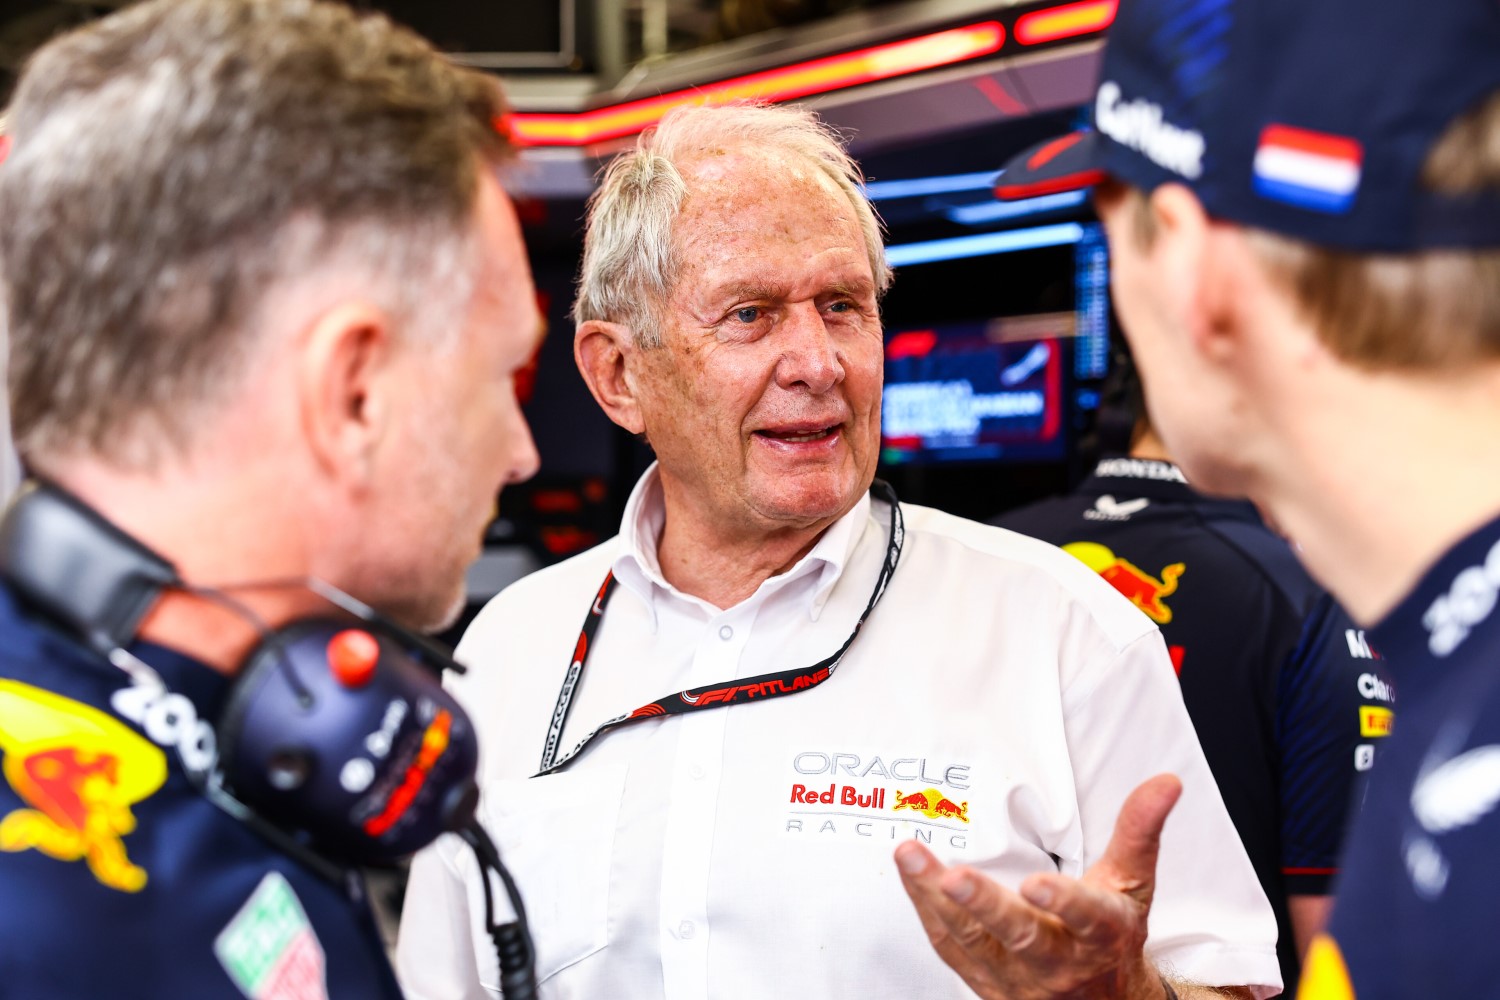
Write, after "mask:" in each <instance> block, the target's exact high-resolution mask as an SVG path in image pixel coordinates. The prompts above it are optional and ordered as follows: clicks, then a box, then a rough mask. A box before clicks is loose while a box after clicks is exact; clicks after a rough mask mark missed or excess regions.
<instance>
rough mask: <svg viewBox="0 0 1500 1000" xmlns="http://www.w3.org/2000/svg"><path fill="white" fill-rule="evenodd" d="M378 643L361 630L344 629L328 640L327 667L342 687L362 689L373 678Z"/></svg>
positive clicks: (378, 658) (378, 648) (377, 658)
mask: <svg viewBox="0 0 1500 1000" xmlns="http://www.w3.org/2000/svg"><path fill="white" fill-rule="evenodd" d="M379 661H380V642H379V641H378V640H377V639H376V638H375V637H374V636H373V635H371V634H370V633H368V632H365V631H363V630H361V629H357V628H351V629H345V630H344V631H342V632H340V633H339V634H338V635H336V636H334V637H333V638H332V639H329V640H328V666H329V667H330V668H332V670H333V676H334V677H335V678H336V679H337V680H338V682H339V683H340V684H342V685H344V687H351V688H353V687H362V686H364V685H365V684H368V683H370V678H371V677H374V676H375V664H376V663H378V662H379Z"/></svg>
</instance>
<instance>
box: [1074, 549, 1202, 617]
mask: <svg viewBox="0 0 1500 1000" xmlns="http://www.w3.org/2000/svg"><path fill="white" fill-rule="evenodd" d="M1063 551H1064V552H1066V553H1068V554H1069V555H1071V556H1073V557H1074V558H1075V559H1077V560H1078V561H1079V562H1081V563H1083V564H1084V565H1085V566H1087V567H1088V568H1089V569H1091V570H1093V571H1094V572H1095V573H1098V574H1099V575H1100V576H1102V577H1104V579H1105V581H1106V582H1107V583H1108V584H1109V585H1110V586H1111V587H1113V588H1115V589H1116V590H1118V591H1119V592H1120V593H1122V594H1124V595H1125V596H1126V597H1128V598H1129V599H1130V603H1132V604H1134V605H1135V606H1136V607H1138V608H1140V609H1141V610H1142V611H1144V612H1145V613H1146V616H1147V617H1148V618H1150V619H1151V620H1152V621H1154V622H1156V623H1157V624H1158V625H1165V624H1167V623H1168V622H1170V621H1171V620H1172V609H1171V608H1169V607H1167V605H1166V604H1165V603H1164V602H1163V598H1166V597H1170V596H1171V595H1173V594H1175V593H1176V592H1177V580H1178V578H1179V577H1181V576H1182V574H1183V573H1184V572H1186V570H1187V564H1186V563H1172V564H1171V565H1168V566H1163V567H1162V571H1161V576H1160V577H1155V576H1152V575H1151V574H1150V573H1147V572H1146V571H1145V570H1143V569H1141V568H1140V567H1139V566H1137V565H1135V563H1133V562H1131V561H1130V560H1128V559H1121V558H1120V557H1119V556H1117V555H1115V554H1114V553H1113V552H1112V551H1110V549H1109V548H1108V547H1107V546H1104V545H1100V544H1099V543H1098V542H1071V543H1069V544H1067V545H1064V546H1063Z"/></svg>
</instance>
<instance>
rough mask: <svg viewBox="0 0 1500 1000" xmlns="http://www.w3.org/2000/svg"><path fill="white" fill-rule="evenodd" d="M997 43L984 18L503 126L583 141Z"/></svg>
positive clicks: (822, 89)
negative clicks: (673, 115) (694, 109)
mask: <svg viewBox="0 0 1500 1000" xmlns="http://www.w3.org/2000/svg"><path fill="white" fill-rule="evenodd" d="M1111 16H1113V15H1111ZM1004 44H1005V27H1004V26H1003V25H1001V24H1000V22H998V21H984V22H981V23H979V24H971V25H968V26H966V27H962V28H954V29H952V30H949V31H940V32H937V33H936V34H932V35H922V36H920V37H918V38H908V39H905V40H903V41H899V42H891V43H889V44H886V45H876V46H873V47H871V48H865V49H856V50H854V51H853V52H842V53H839V54H838V55H835V56H826V57H824V58H822V59H814V60H811V61H810V62H804V63H797V64H795V65H792V66H782V67H780V68H778V69H772V70H765V71H764V72H760V73H751V74H749V75H748V76H739V77H734V78H733V79H729V80H722V81H720V82H718V83H710V84H706V85H704V86H702V87H695V88H693V89H691V90H676V91H673V92H671V93H668V94H662V95H660V96H659V97H648V98H644V99H642V100H639V101H631V102H629V103H627V104H617V105H615V106H613V107H608V108H598V109H596V110H594V111H586V112H583V113H581V114H526V113H516V114H512V115H510V116H509V117H508V118H507V119H506V124H507V126H508V128H509V130H510V134H511V136H512V138H514V139H515V140H516V141H517V142H518V143H520V144H521V145H523V146H587V145H589V144H591V143H595V142H602V141H604V140H606V139H616V138H619V137H621V136H626V135H634V134H635V133H637V132H641V131H644V130H645V129H647V128H649V127H651V126H652V125H655V124H656V123H657V122H659V121H661V119H662V116H663V115H665V114H666V113H667V112H668V111H670V110H672V109H673V108H676V107H680V106H682V105H687V104H724V103H727V102H730V101H740V100H759V101H772V102H775V101H790V100H795V99H797V98H799V97H808V96H810V95H812V94H825V93H828V92H830V91H834V90H842V89H843V88H845V87H854V86H858V85H859V84H862V83H872V82H874V81H876V80H889V79H891V78H893V77H897V76H905V75H906V74H908V73H917V72H920V71H922V70H925V69H933V68H935V67H937V66H948V65H951V64H953V63H958V62H963V61H964V60H966V59H974V58H976V57H978V56H984V55H989V54H991V53H993V52H998V51H999V50H1000V47H1001V46H1002V45H1004Z"/></svg>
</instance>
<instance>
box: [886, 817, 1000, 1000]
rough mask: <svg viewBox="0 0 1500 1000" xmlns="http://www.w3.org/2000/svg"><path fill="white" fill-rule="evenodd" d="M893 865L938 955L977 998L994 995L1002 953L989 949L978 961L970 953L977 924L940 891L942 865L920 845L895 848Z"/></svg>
mask: <svg viewBox="0 0 1500 1000" xmlns="http://www.w3.org/2000/svg"><path fill="white" fill-rule="evenodd" d="M896 864H897V868H898V869H899V871H900V872H901V885H902V887H903V888H904V889H905V890H906V894H907V896H908V897H910V899H911V901H912V906H913V907H915V909H916V911H917V918H918V919H919V920H921V922H922V929H923V930H924V931H926V932H927V940H928V941H930V942H931V943H932V947H933V949H934V950H935V951H936V952H937V953H938V956H939V957H940V958H941V959H942V960H943V961H944V962H946V963H947V964H948V966H949V967H950V968H951V969H953V971H954V972H957V973H958V974H959V975H960V976H962V977H963V979H964V981H965V982H966V983H968V984H969V986H970V987H971V988H972V989H973V990H974V992H976V993H978V994H979V995H980V996H991V995H998V994H997V993H996V989H995V982H996V980H995V973H996V972H997V971H998V970H999V969H1000V966H1001V964H1002V963H1003V961H1004V954H1003V952H1001V951H1000V950H999V949H998V948H994V947H992V948H991V950H990V951H989V952H988V953H986V954H985V955H984V957H983V958H982V959H981V958H980V957H977V956H976V955H975V954H974V953H973V952H972V951H971V949H974V950H979V949H980V947H981V938H982V937H983V936H984V931H983V928H982V927H981V926H980V925H979V923H978V921H976V920H974V919H973V918H972V917H969V916H967V915H966V914H965V913H964V912H963V910H962V908H961V907H960V906H958V904H957V903H955V902H954V901H953V900H952V899H951V898H949V897H948V896H947V895H946V894H945V893H944V892H943V891H942V889H941V888H940V882H941V880H942V878H943V876H944V874H945V873H946V872H947V869H946V868H945V867H944V866H943V864H942V862H940V861H938V860H937V858H935V857H933V855H932V853H931V852H930V851H928V850H927V849H926V848H924V847H922V846H921V845H920V844H916V843H914V842H907V843H905V844H902V845H901V846H900V847H898V848H897V849H896ZM966 937H967V939H968V941H967V946H966V943H965V940H964V939H965V938H966ZM993 944H994V942H991V945H993Z"/></svg>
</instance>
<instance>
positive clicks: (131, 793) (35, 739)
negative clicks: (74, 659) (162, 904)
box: [0, 680, 167, 892]
mask: <svg viewBox="0 0 1500 1000" xmlns="http://www.w3.org/2000/svg"><path fill="white" fill-rule="evenodd" d="M0 752H3V753H4V755H5V760H4V765H3V768H0V770H3V773H4V774H5V778H6V780H7V781H8V782H9V783H10V786H11V788H13V789H15V792H16V794H17V795H19V796H20V797H21V799H22V801H24V802H25V803H26V804H27V807H23V808H20V809H15V810H12V811H11V812H10V813H9V814H7V815H6V816H5V817H4V818H0V850H5V851H12V852H16V851H27V850H36V851H41V852H42V853H43V854H46V855H48V856H50V857H53V858H57V859H58V860H60V861H80V860H82V861H86V862H87V863H88V866H89V870H90V871H91V872H93V874H94V877H95V878H96V879H98V880H99V881H100V882H101V883H102V884H104V885H107V886H109V887H110V888H111V889H119V890H120V891H122V892H139V891H140V890H141V889H142V888H144V887H145V885H146V878H147V876H146V871H145V869H143V868H141V867H140V866H139V865H136V864H134V863H133V862H131V860H130V858H129V856H128V855H127V854H126V851H125V843H124V840H123V838H124V836H125V835H126V834H128V833H130V832H131V831H132V830H134V829H135V825H136V821H135V814H134V813H132V812H131V808H130V807H131V806H133V805H134V804H135V803H137V802H140V801H141V800H142V799H145V798H147V797H149V796H150V795H152V794H154V793H155V792H156V790H157V789H159V788H160V787H161V786H162V783H163V782H164V781H166V777H167V761H166V757H165V755H164V754H163V753H162V752H161V750H160V749H158V748H157V747H155V746H153V745H152V744H151V743H150V742H148V741H147V740H146V739H144V738H143V737H141V736H140V735H138V734H137V733H135V732H134V731H133V730H131V729H130V727H128V726H126V725H125V724H124V723H123V722H121V721H120V720H118V719H116V718H114V717H113V716H110V715H108V714H106V713H104V712H101V711H99V710H98V709H96V708H92V707H90V706H88V705H84V704H82V703H80V702H76V701H73V700H72V699H70V698H64V697H62V696H61V695H56V694H53V693H52V692H50V691H44V690H42V689H41V688H35V687H32V686H31V685H29V684H22V683H20V682H19V681H11V680H0Z"/></svg>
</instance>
